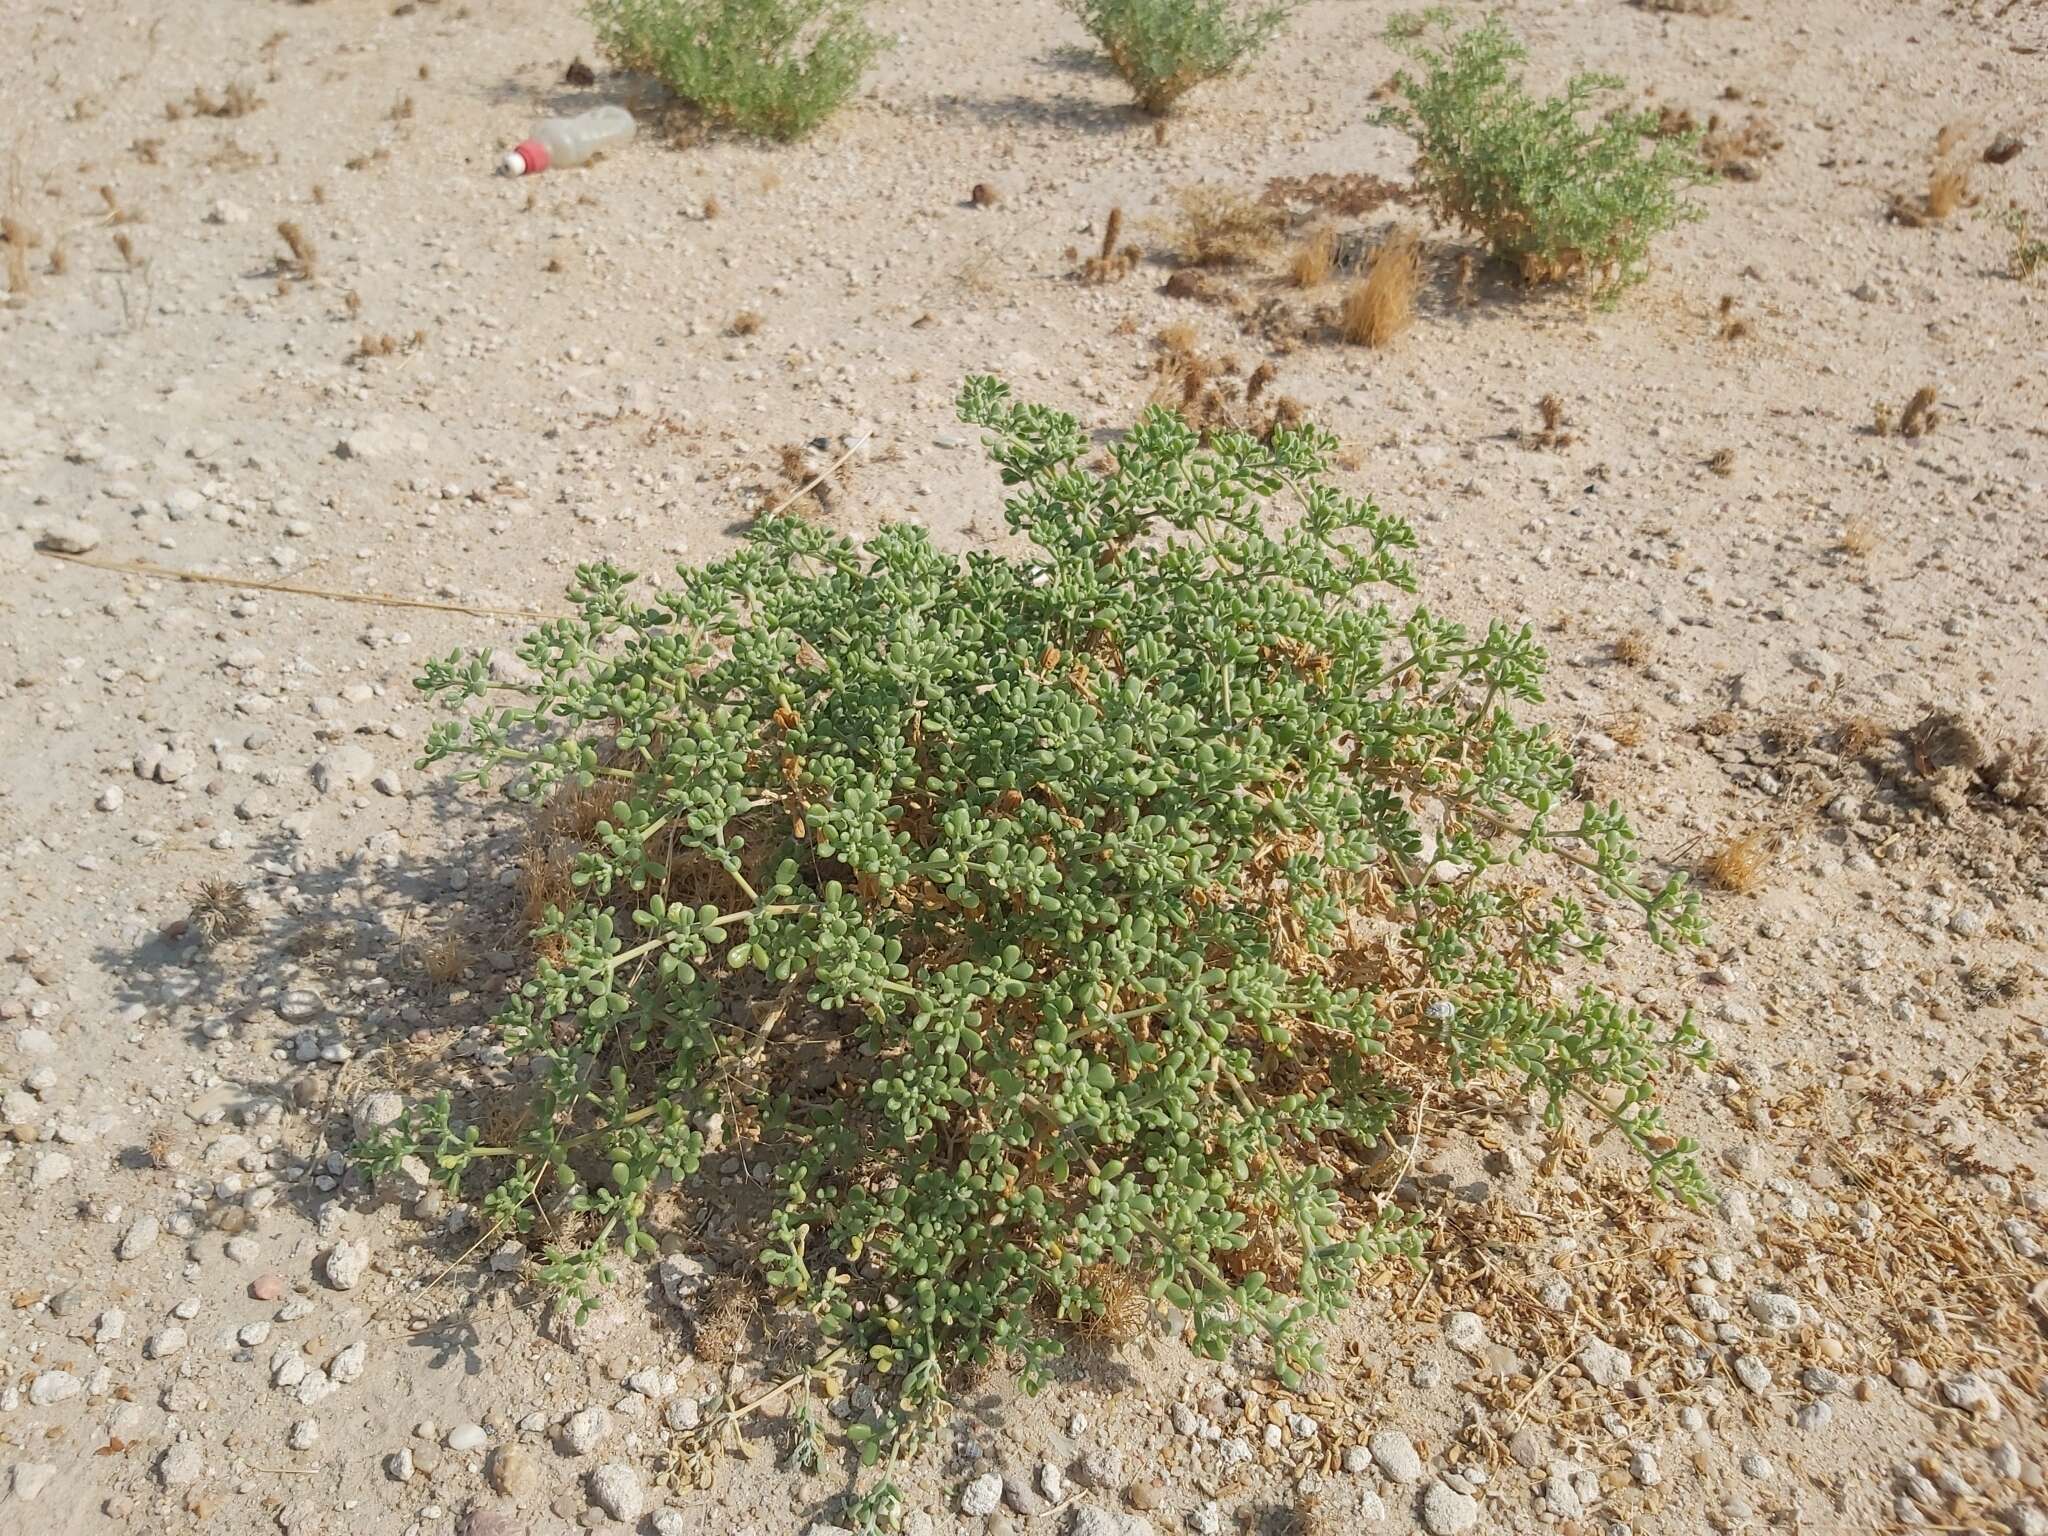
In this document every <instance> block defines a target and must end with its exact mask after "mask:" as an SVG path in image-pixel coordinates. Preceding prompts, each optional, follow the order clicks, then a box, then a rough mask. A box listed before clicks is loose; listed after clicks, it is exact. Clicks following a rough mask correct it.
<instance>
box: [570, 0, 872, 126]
mask: <svg viewBox="0 0 2048 1536" xmlns="http://www.w3.org/2000/svg"><path fill="white" fill-rule="evenodd" d="M588 10H589V15H590V19H591V23H592V25H593V26H595V27H596V29H597V45H598V47H599V48H600V49H601V50H602V51H603V53H604V55H605V56H606V57H607V58H608V59H610V60H611V61H612V62H613V63H614V64H616V65H618V66H619V67H620V68H621V69H627V70H634V71H637V72H639V73H641V74H645V75H650V76H652V77H653V78H654V79H656V80H659V81H660V82H661V83H662V84H663V85H665V86H666V87H668V89H669V90H671V91H673V92H674V93H675V94H676V96H677V98H678V99H679V100H681V101H682V102H684V103H686V104H687V105H688V106H690V107H693V108H695V109H696V110H697V111H698V112H700V113H702V114H703V115H704V116H705V117H706V118H708V119H710V120H711V121H712V122H715V123H721V124H729V125H731V126H732V127H734V128H737V129H740V130H742V131H743V132H747V133H757V134H763V135H766V136H767V137H769V138H775V139H794V138H797V137H800V136H801V135H803V134H806V133H809V132H810V131H811V130H813V129H814V128H816V127H817V126H818V125H819V124H820V123H822V122H823V121H824V120H825V119H826V118H828V117H830V116H831V115H832V113H833V112H834V111H836V110H837V109H838V108H839V106H840V105H841V104H842V103H843V102H845V100H846V99H847V97H848V96H850V95H852V94H853V92H854V91H855V90H856V89H857V88H858V87H859V85H860V82H861V77H862V76H863V75H864V74H866V73H867V69H868V66H869V65H870V64H871V63H872V62H873V61H874V58H875V56H876V54H877V53H879V52H880V51H881V48H882V46H883V39H882V38H881V36H880V35H879V34H878V33H876V32H875V31H874V30H873V29H872V28H871V27H870V26H869V25H868V23H867V19H866V14H865V12H866V7H865V3H864V0H589V7H588Z"/></svg>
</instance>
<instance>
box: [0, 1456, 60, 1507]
mask: <svg viewBox="0 0 2048 1536" xmlns="http://www.w3.org/2000/svg"><path fill="white" fill-rule="evenodd" d="M56 1477H57V1467H56V1464H55V1463H54V1462H48V1461H17V1462H16V1463H15V1464H14V1468H13V1470H12V1471H11V1472H10V1473H9V1474H8V1478H7V1485H8V1488H9V1489H10V1490H11V1491H12V1493H13V1494H14V1497H15V1499H16V1501H17V1502H19V1503H22V1504H33V1503H35V1501H36V1499H37V1498H38V1497H39V1496H40V1495H41V1493H42V1491H43V1490H44V1489H45V1488H47V1487H49V1486H50V1484H51V1483H52V1482H54V1481H55V1480H56Z"/></svg>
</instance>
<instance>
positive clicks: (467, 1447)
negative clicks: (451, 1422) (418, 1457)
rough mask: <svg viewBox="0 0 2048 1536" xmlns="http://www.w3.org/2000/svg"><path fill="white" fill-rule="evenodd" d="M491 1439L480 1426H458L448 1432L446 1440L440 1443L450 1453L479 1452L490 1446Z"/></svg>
mask: <svg viewBox="0 0 2048 1536" xmlns="http://www.w3.org/2000/svg"><path fill="white" fill-rule="evenodd" d="M490 1440H491V1437H490V1435H489V1434H487V1433H486V1432H485V1430H484V1427H483V1425H481V1424H458V1425H456V1426H455V1427H454V1428H453V1429H451V1430H449V1431H448V1438H447V1439H446V1440H444V1441H442V1442H441V1443H442V1444H443V1445H445V1446H447V1447H448V1449H449V1450H451V1451H480V1450H482V1449H483V1448H484V1447H485V1446H486V1445H488V1444H490Z"/></svg>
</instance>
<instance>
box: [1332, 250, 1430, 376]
mask: <svg viewBox="0 0 2048 1536" xmlns="http://www.w3.org/2000/svg"><path fill="white" fill-rule="evenodd" d="M1421 286H1422V242H1421V241H1420V240H1419V239H1418V238H1417V237H1416V234H1415V232H1414V231H1413V230H1411V229H1405V228H1400V229H1396V230H1394V231H1393V233H1391V234H1390V235H1388V236H1387V238H1386V239H1385V240H1384V241H1382V242H1381V243H1380V247H1379V249H1378V250H1376V251H1374V252H1373V255H1372V265H1371V266H1370V267H1369V268H1368V269H1367V271H1366V274H1365V277H1364V279H1363V280H1362V281H1360V282H1358V283H1356V284H1354V285H1353V287H1352V288H1351V291H1350V292H1349V293H1347V294H1345V295H1344V309H1343V314H1342V317H1341V319H1340V321H1339V330H1340V331H1341V332H1342V333H1343V336H1344V339H1345V340H1346V341H1348V342H1351V343H1353V344H1354V345H1364V346H1368V347H1384V346H1386V345H1387V344H1388V343H1389V342H1391V341H1392V340H1393V339H1394V338H1395V337H1396V336H1399V335H1400V334H1401V333H1402V332H1403V331H1405V330H1407V329H1408V327H1409V326H1410V325H1412V324H1413V323H1414V321H1415V293H1416V290H1417V289H1418V288H1420V287H1421Z"/></svg>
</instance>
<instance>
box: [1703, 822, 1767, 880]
mask: <svg viewBox="0 0 2048 1536" xmlns="http://www.w3.org/2000/svg"><path fill="white" fill-rule="evenodd" d="M1777 842H1778V840H1777V838H1776V836H1775V835H1774V834H1772V833H1771V832H1769V831H1766V830H1765V829H1763V828H1761V827H1758V828H1753V829H1752V830H1750V831H1748V832H1739V833H1736V834H1735V835H1733V836H1731V837H1729V838H1727V839H1725V840H1724V841H1723V842H1722V843H1721V844H1720V845H1719V846H1718V847H1716V848H1715V849H1714V850H1713V851H1712V852H1710V853H1709V854H1708V855H1707V856H1706V857H1705V858H1704V859H1702V860H1701V861H1700V873H1701V874H1702V875H1704V876H1705V877H1706V879H1707V882H1708V883H1709V884H1711V885H1713V886H1715V887H1717V888H1718V889H1720V890H1724V891H1733V892H1735V893H1736V894H1737V895H1740V896H1753V895H1755V894H1756V893H1757V892H1758V891H1760V890H1762V889H1763V887H1764V880H1765V877H1766V876H1767V875H1768V874H1769V872H1770V869H1771V865H1772V864H1773V863H1774V862H1775V861H1776V859H1777Z"/></svg>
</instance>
